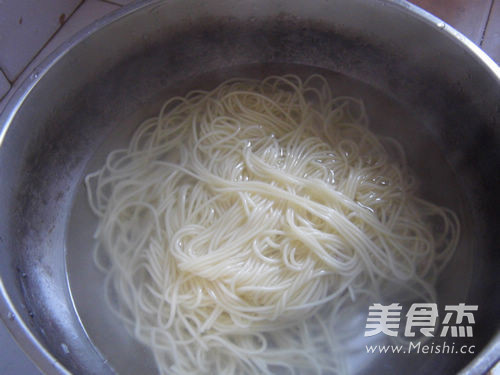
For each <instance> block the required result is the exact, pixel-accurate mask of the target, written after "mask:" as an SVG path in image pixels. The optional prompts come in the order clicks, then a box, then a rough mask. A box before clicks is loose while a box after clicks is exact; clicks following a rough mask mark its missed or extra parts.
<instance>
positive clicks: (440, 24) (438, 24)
mask: <svg viewBox="0 0 500 375" xmlns="http://www.w3.org/2000/svg"><path fill="white" fill-rule="evenodd" d="M436 26H437V27H438V28H440V29H444V28H445V27H446V25H445V24H444V22H438V23H437V24H436Z"/></svg>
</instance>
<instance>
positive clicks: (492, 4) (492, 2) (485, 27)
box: [479, 0, 496, 47]
mask: <svg viewBox="0 0 500 375" xmlns="http://www.w3.org/2000/svg"><path fill="white" fill-rule="evenodd" d="M495 1H496V0H491V4H490V9H489V10H488V17H486V23H485V24H484V28H483V32H482V33H481V40H480V41H479V46H480V47H482V45H483V42H484V37H485V36H486V30H487V29H488V24H489V23H490V18H491V13H492V12H493V6H494V5H495Z"/></svg>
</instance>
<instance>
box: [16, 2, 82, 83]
mask: <svg viewBox="0 0 500 375" xmlns="http://www.w3.org/2000/svg"><path fill="white" fill-rule="evenodd" d="M84 2H85V0H81V1H80V4H78V5H77V6H76V7H75V9H74V10H73V12H71V14H69V15H68V16H67V17H65V19H64V22H63V23H62V24H60V25H59V27H58V28H57V29H56V31H54V33H53V34H52V35H51V36H50V38H49V39H47V41H46V42H45V43H44V44H43V45H42V47H40V49H39V50H38V51H37V52H36V54H35V56H33V58H32V59H31V60H29V61H28V63H27V64H26V66H25V67H24V69H23V70H21V72H19V74H18V75H17V76H16V77H15V78H14V79H13V80H12V82H11V84H12V85H13V84H14V83H15V82H16V81H17V79H18V78H19V77H20V76H21V75H22V74H23V73H24V72H25V70H26V69H27V68H28V67H29V66H30V64H31V63H32V62H33V61H34V60H35V59H36V58H37V57H38V55H39V54H40V52H42V50H43V49H44V48H45V47H47V45H48V44H49V43H50V41H51V40H52V39H54V37H55V36H56V34H57V33H58V32H59V31H60V30H61V29H62V28H63V26H64V24H65V23H66V22H68V20H69V19H70V18H71V17H72V16H73V14H75V13H76V11H77V10H78V9H80V7H81V6H82V5H83V3H84Z"/></svg>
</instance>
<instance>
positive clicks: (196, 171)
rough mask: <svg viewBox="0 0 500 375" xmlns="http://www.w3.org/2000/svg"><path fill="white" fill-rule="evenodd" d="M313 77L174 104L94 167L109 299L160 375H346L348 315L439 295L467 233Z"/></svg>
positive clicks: (358, 105) (399, 156) (100, 258)
mask: <svg viewBox="0 0 500 375" xmlns="http://www.w3.org/2000/svg"><path fill="white" fill-rule="evenodd" d="M367 126H368V117H367V114H366V112H365V109H364V106H363V103H362V102H361V101H360V100H358V99H355V98H351V97H333V96H332V94H331V91H330V88H329V85H328V84H327V82H326V80H325V79H324V78H323V77H321V76H318V75H313V76H311V77H309V78H307V79H306V80H304V81H303V80H301V79H300V78H299V77H297V76H292V75H287V76H283V77H276V76H273V77H269V78H267V79H265V80H263V81H255V80H246V79H233V80H229V81H226V82H224V83H223V84H221V85H220V86H218V87H217V88H216V89H214V90H212V91H209V92H206V91H192V92H190V93H189V94H187V95H186V96H185V97H175V98H172V99H170V100H168V101H167V102H166V103H165V104H164V105H163V107H162V109H161V111H160V114H159V115H158V117H155V118H151V119H148V120H146V121H145V122H144V123H142V124H141V126H140V127H139V128H138V129H137V131H136V132H135V133H134V136H133V138H132V140H131V142H130V145H129V147H128V148H127V149H119V150H115V151H113V152H111V153H110V154H109V155H108V157H107V160H106V164H105V165H104V166H103V167H102V169H100V170H98V171H96V172H94V173H92V174H90V175H88V176H87V178H86V180H85V182H86V186H87V191H88V199H89V202H90V206H91V208H92V210H93V211H94V213H95V214H96V215H97V216H98V217H99V225H98V229H97V231H96V234H95V237H96V238H97V240H98V244H99V245H98V247H97V250H96V252H95V260H96V263H97V264H98V266H99V267H101V269H102V270H103V271H105V272H106V274H107V283H108V286H107V291H108V293H109V294H108V297H109V300H110V301H113V302H112V303H111V306H112V307H113V308H114V309H115V311H116V312H117V313H118V314H119V316H120V317H121V318H122V319H123V320H124V321H125V323H126V325H127V327H128V328H129V329H130V331H131V332H132V333H133V334H134V336H135V337H136V338H137V339H138V340H140V341H141V342H143V343H144V344H146V345H148V346H149V347H151V349H152V351H153V353H154V356H155V359H156V362H157V365H158V369H159V371H160V373H161V374H166V373H168V374H254V373H255V374H271V373H276V372H279V371H285V372H288V373H301V374H302V373H316V374H326V373H339V372H342V371H344V370H345V369H344V366H345V364H344V363H343V362H342V361H341V360H340V357H341V355H340V354H339V353H341V350H342V348H341V345H340V343H339V338H338V337H336V335H335V321H336V319H337V318H338V314H339V311H341V310H342V309H343V308H344V307H345V306H348V305H349V304H350V303H351V302H352V301H354V300H360V299H367V300H368V299H372V300H376V301H377V302H381V301H382V300H383V296H384V295H387V293H389V291H390V292H391V293H392V291H393V290H394V289H395V288H396V286H399V288H400V289H401V288H403V289H404V291H405V294H406V296H407V298H408V299H409V300H411V299H414V300H421V301H435V299H436V296H435V290H434V282H435V281H436V277H437V276H438V274H439V272H440V271H441V269H442V268H443V267H444V265H445V264H446V263H447V261H448V260H449V258H450V256H451V255H452V253H453V250H454V248H455V246H456V244H457V241H458V221H457V218H456V216H455V214H454V213H453V212H451V211H450V210H449V209H446V208H442V207H438V206H436V205H434V204H432V203H430V202H427V201H425V200H423V199H420V198H418V197H417V196H416V181H415V178H414V177H413V176H412V174H411V173H410V172H409V171H408V168H407V163H406V161H405V156H404V152H403V150H402V148H401V146H400V145H399V143H397V142H396V141H395V140H393V139H389V138H381V137H376V136H375V135H374V134H373V133H372V132H371V131H370V130H369V129H368V127H367Z"/></svg>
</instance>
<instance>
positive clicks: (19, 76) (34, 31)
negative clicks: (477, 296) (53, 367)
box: [0, 0, 500, 375]
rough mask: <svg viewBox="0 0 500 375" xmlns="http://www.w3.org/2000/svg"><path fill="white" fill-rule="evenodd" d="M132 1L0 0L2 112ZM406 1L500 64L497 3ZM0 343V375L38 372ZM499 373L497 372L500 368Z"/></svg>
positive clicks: (9, 344) (2, 332)
mask: <svg viewBox="0 0 500 375" xmlns="http://www.w3.org/2000/svg"><path fill="white" fill-rule="evenodd" d="M132 1H133V0H45V1H44V2H41V1H38V0H0V112H1V111H2V110H3V108H4V106H5V104H6V102H7V100H8V98H9V97H10V96H11V95H12V93H13V92H14V91H15V90H16V88H17V87H19V85H20V83H21V82H22V81H23V80H24V79H25V78H26V77H27V76H28V75H29V74H30V73H31V72H32V71H33V69H34V68H35V67H36V66H37V65H38V64H39V63H40V62H41V61H42V60H43V59H44V58H45V57H46V56H48V54H49V53H50V52H52V51H53V50H54V49H55V48H56V47H57V46H59V45H60V44H61V43H63V42H64V41H66V40H68V39H69V38H70V37H71V36H72V35H74V34H75V33H76V32H77V31H79V30H81V29H82V28H83V27H85V26H86V25H88V24H90V23H91V22H92V21H94V20H96V19H98V18H100V17H102V16H104V15H105V14H107V13H109V12H112V11H114V10H116V9H119V8H120V7H122V6H124V5H126V4H128V3H130V2H132ZM410 1H411V2H412V3H414V4H416V5H418V6H420V7H422V8H424V9H426V10H427V11H429V12H430V13H432V14H434V15H436V16H438V17H440V18H441V19H443V20H444V21H445V22H447V23H448V24H450V25H451V26H453V27H455V28H456V29H457V30H459V31H460V32H462V33H463V34H464V35H466V36H467V37H468V38H469V39H471V40H472V41H473V42H474V43H476V44H478V45H480V46H481V47H482V48H483V49H484V50H485V51H486V52H487V53H488V54H489V55H490V56H491V57H492V58H493V59H494V60H495V61H496V62H497V63H498V62H500V0H410ZM41 4H44V7H43V9H42V8H41ZM0 345H1V347H2V349H1V350H0V374H2V375H14V374H16V375H17V374H25V375H35V374H40V373H39V371H38V370H37V369H36V368H35V367H34V366H33V365H32V364H31V363H30V362H29V361H28V360H27V359H26V357H25V356H24V354H23V353H22V352H21V350H20V349H19V348H18V347H17V346H16V344H15V343H14V342H13V340H12V339H11V338H10V337H9V334H8V333H7V331H6V329H5V328H4V327H3V326H2V323H0ZM497 370H498V373H500V370H499V369H498V366H497V368H496V370H495V371H497Z"/></svg>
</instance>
